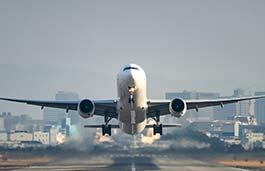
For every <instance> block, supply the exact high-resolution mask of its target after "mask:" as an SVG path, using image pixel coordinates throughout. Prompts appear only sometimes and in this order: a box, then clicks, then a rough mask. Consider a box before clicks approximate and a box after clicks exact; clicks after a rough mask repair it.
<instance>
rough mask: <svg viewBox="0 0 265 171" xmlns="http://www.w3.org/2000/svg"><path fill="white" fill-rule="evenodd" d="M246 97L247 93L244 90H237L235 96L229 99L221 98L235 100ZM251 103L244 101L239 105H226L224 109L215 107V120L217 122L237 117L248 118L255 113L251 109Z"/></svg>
mask: <svg viewBox="0 0 265 171" xmlns="http://www.w3.org/2000/svg"><path fill="white" fill-rule="evenodd" d="M244 96H246V94H245V91H244V90H243V89H235V90H234V94H233V95H232V96H228V97H220V98H224V99H226V98H235V97H244ZM251 105H252V102H251V101H242V102H239V103H232V104H226V105H224V107H223V108H221V107H220V106H216V107H214V119H215V120H230V119H234V118H235V117H236V116H244V117H247V116H249V115H251V114H253V113H254V111H253V109H252V108H251Z"/></svg>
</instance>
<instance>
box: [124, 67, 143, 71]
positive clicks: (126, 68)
mask: <svg viewBox="0 0 265 171" xmlns="http://www.w3.org/2000/svg"><path fill="white" fill-rule="evenodd" d="M130 69H135V70H139V68H137V67H125V68H124V69H123V71H126V70H130Z"/></svg>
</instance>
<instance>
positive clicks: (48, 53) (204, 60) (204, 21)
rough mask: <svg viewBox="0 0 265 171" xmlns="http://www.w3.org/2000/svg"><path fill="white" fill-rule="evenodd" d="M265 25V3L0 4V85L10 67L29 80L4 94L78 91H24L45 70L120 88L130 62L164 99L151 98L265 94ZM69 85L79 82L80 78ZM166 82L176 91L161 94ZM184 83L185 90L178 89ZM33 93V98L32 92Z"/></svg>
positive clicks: (29, 0)
mask: <svg viewBox="0 0 265 171" xmlns="http://www.w3.org/2000/svg"><path fill="white" fill-rule="evenodd" d="M264 21H265V1H264V0H260V1H258V0H256V1H254V0H252V1H250V0H233V1H231V0H220V1H215V0H208V1H206V0H205V1H202V0H201V1H199V0H194V1H190V0H183V1H177V0H172V1H156V0H149V1H145V0H141V1H127V0H120V1H113V0H112V1H109V0H106V1H101V0H97V1H96V0H95V1H87V0H86V1H85V0H84V1H78V0H72V1H67V0H61V1H59V0H58V1H55V0H45V1H44V0H43V1H40V0H23V1H22V0H17V1H15V0H0V65H1V66H3V68H7V69H6V70H4V69H2V70H3V71H2V72H3V73H5V76H2V77H0V79H1V81H2V80H3V79H4V80H5V82H6V84H8V83H9V75H8V74H9V70H8V67H9V66H10V68H12V72H13V74H14V73H16V72H20V71H21V70H20V69H18V70H16V68H20V67H26V68H27V69H26V70H27V72H26V73H28V75H27V76H26V78H24V75H23V74H20V75H19V77H15V76H14V75H13V76H12V79H14V80H15V81H16V82H10V84H17V85H16V86H13V85H11V86H7V85H5V86H4V87H2V89H1V90H0V93H1V94H3V95H4V96H12V97H15V96H16V95H17V96H19V98H21V96H24V97H27V98H32V97H34V98H37V97H40V98H47V97H50V98H52V96H53V94H54V93H55V92H56V90H59V89H69V90H75V89H74V84H71V83H68V85H71V88H69V87H67V86H68V85H67V86H65V87H64V86H62V85H63V83H64V81H61V82H62V85H60V86H57V87H56V86H54V87H52V88H50V89H45V88H42V87H41V88H39V89H38V90H39V91H37V90H36V87H33V86H34V85H31V84H29V85H25V84H24V82H25V80H27V81H32V80H31V79H30V78H32V79H34V78H35V77H36V75H35V76H31V74H34V73H31V72H30V71H31V69H32V68H35V70H34V69H33V70H32V72H35V73H38V71H36V68H39V67H40V68H46V70H49V69H47V68H53V69H54V68H57V69H58V72H65V71H66V70H67V71H69V70H70V71H75V73H76V74H79V73H81V74H80V75H83V76H84V77H85V74H84V73H86V72H89V73H97V74H99V75H104V76H105V77H106V78H107V77H108V78H109V80H108V83H107V84H110V86H109V87H110V88H111V89H115V74H116V73H117V72H118V71H119V70H120V68H121V67H122V66H123V65H125V64H127V63H131V62H133V63H137V64H139V65H140V66H142V67H143V69H144V70H145V71H146V73H147V74H148V75H149V76H151V75H154V77H149V81H150V82H151V83H153V84H154V85H155V84H156V88H157V89H156V90H157V91H158V92H159V93H158V94H156V93H155V92H156V90H154V89H153V90H151V93H150V95H151V96H155V97H163V94H164V92H165V91H174V90H176V91H182V90H183V89H185V88H187V89H192V90H198V91H207V90H209V91H215V92H216V91H219V92H221V93H224V94H228V93H231V92H232V90H233V88H237V87H239V86H240V87H243V88H250V89H251V90H265V81H264V74H265V69H264V66H265V22H264ZM6 66H8V67H6ZM13 68H14V69H13ZM53 69H52V71H53ZM42 74H43V75H44V76H45V73H42ZM49 74H51V73H49ZM2 75H3V74H2ZM15 75H16V74H15ZM43 75H42V76H43ZM59 75H60V74H59ZM64 76H66V75H64ZM89 76H91V75H89ZM150 78H156V79H157V80H158V81H159V82H158V81H155V80H150ZM66 79H67V76H66V78H64V80H66ZM69 79H70V80H72V82H75V76H74V75H71V74H70V76H69ZM84 79H85V80H88V79H90V82H89V84H92V85H90V87H92V88H93V86H94V87H98V85H97V82H96V83H94V85H93V79H94V78H91V77H90V78H84ZM54 80H55V79H54ZM54 80H50V79H49V77H47V80H46V83H47V84H48V85H49V84H51V85H53V83H51V81H54ZM59 80H60V78H57V81H58V82H59ZM161 80H167V81H168V82H166V84H169V83H174V84H175V83H176V85H161V89H159V86H157V84H162V83H161V82H160V81H161ZM33 81H34V80H33ZM35 81H36V80H35ZM78 81H79V80H78ZM183 81H184V82H185V81H186V82H185V83H186V84H188V85H187V86H186V87H185V86H184V85H180V86H179V85H178V82H183ZM226 81H227V83H226ZM199 82H200V83H199ZM204 82H205V85H204V84H203V83H204ZM84 83H87V82H84ZM208 83H209V84H208ZM20 84H21V86H20ZM58 84H59V83H58ZM79 84H80V82H79ZM87 84H88V83H87ZM197 84H198V87H197ZM227 85H229V86H227ZM0 86H1V85H0ZM18 86H19V88H20V89H19V90H17V87H18ZM29 87H32V89H34V90H35V91H33V92H28V90H29ZM47 87H48V86H46V88H47ZM149 87H152V85H149ZM0 88H1V87H0ZM158 89H159V90H158ZM76 91H77V92H78V93H79V94H85V96H89V95H90V94H93V93H98V96H96V95H94V94H93V95H92V97H93V98H94V97H99V96H100V97H102V98H104V94H101V93H102V91H100V90H96V91H93V93H90V92H89V91H88V92H86V93H85V88H83V87H82V88H80V87H78V86H77V89H76ZM107 91H111V93H109V94H108V93H106V94H107V96H108V97H110V96H114V95H115V90H109V89H108V90H107ZM107 91H106V92H107ZM10 92H12V93H10ZM38 92H39V93H38ZM103 92H104V91H103ZM1 94H0V96H1ZM10 94H11V95H10ZM26 94H29V95H26ZM47 94H48V95H47ZM81 97H83V95H81ZM2 106H3V105H2ZM0 107H1V105H0ZM4 109H5V110H8V109H7V108H4ZM28 109H30V108H28ZM0 111H2V110H1V108H0Z"/></svg>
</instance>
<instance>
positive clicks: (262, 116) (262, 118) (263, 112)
mask: <svg viewBox="0 0 265 171" xmlns="http://www.w3.org/2000/svg"><path fill="white" fill-rule="evenodd" d="M264 94H265V92H255V95H256V96H259V95H264ZM255 117H256V119H257V122H258V124H265V99H264V98H262V99H257V100H256V102H255Z"/></svg>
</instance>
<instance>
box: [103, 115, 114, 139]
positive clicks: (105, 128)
mask: <svg viewBox="0 0 265 171" xmlns="http://www.w3.org/2000/svg"><path fill="white" fill-rule="evenodd" d="M111 119H112V117H110V116H109V115H108V114H105V117H104V121H105V124H103V125H102V136H104V135H105V134H109V136H111V124H109V122H110V120H111Z"/></svg>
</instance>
